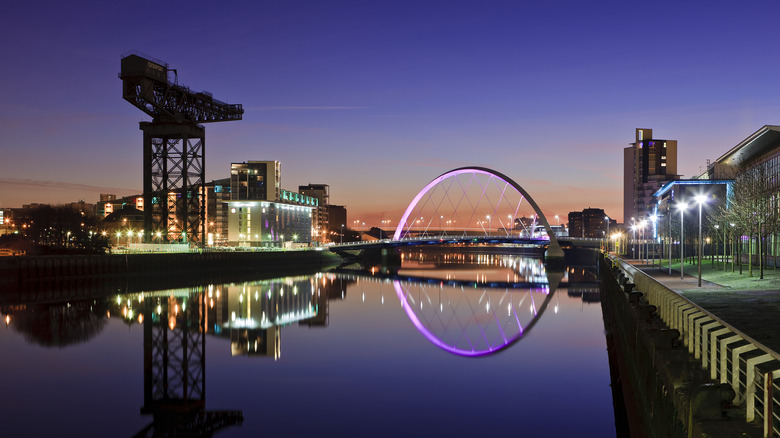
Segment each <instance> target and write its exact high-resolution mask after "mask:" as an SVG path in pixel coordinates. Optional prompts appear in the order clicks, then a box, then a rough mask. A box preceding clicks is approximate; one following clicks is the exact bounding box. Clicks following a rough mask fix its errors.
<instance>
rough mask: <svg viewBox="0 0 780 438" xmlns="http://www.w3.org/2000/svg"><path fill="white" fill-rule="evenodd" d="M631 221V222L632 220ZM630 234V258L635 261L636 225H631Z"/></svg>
mask: <svg viewBox="0 0 780 438" xmlns="http://www.w3.org/2000/svg"><path fill="white" fill-rule="evenodd" d="M631 219H632V220H633V219H634V218H631ZM631 232H632V233H633V237H632V238H631V258H632V259H636V256H635V253H636V224H634V225H631Z"/></svg>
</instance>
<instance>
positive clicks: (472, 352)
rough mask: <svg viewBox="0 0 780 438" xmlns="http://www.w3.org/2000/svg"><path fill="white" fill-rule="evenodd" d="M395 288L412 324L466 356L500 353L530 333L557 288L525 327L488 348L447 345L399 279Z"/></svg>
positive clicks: (449, 349) (444, 347)
mask: <svg viewBox="0 0 780 438" xmlns="http://www.w3.org/2000/svg"><path fill="white" fill-rule="evenodd" d="M393 288H395V293H396V295H398V299H399V300H401V307H403V309H404V311H406V315H407V316H409V320H411V321H412V324H414V327H415V328H416V329H417V331H419V332H420V333H422V334H423V336H425V338H426V339H428V341H430V342H431V343H432V344H433V345H435V346H437V347H439V348H441V349H442V350H444V351H446V352H448V353H452V354H455V355H458V356H464V357H482V356H488V355H491V354H495V353H498V352H499V351H502V350H504V349H506V348H509V347H511V346H512V345H514V344H515V343H517V342H518V341H519V340H520V339H522V338H523V335H524V334H526V333H528V332H529V331H530V330H531V328H533V326H534V325H535V324H536V322H537V321H538V320H539V318H540V317H541V316H542V313H544V311H545V309H546V308H547V304H548V303H549V302H550V298H552V296H553V295H554V294H555V290H554V289H552V290H548V293H547V298H545V299H544V302H543V303H542V306H541V307H540V309H539V311H538V312H537V313H536V315H534V317H533V319H532V320H531V322H530V323H529V324H528V325H527V326H526V327H525V328H523V327H520V331H519V332H518V333H517V334H516V335H514V336H512V337H510V338H504V343H503V344H501V345H497V346H495V347H490V348H488V349H487V350H464V349H462V348H458V347H455V346H452V345H447V344H445V343H444V341H442V340H441V339H439V338H438V337H437V336H436V335H435V334H433V333H432V332H431V331H430V330H428V328H427V327H425V325H423V323H422V322H420V319H419V318H418V317H417V315H416V314H415V313H414V311H413V310H412V306H410V305H409V302H408V301H407V300H406V293H404V289H403V287H402V286H401V282H400V281H398V280H395V281H393Z"/></svg>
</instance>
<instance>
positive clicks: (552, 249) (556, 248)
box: [393, 167, 563, 259]
mask: <svg viewBox="0 0 780 438" xmlns="http://www.w3.org/2000/svg"><path fill="white" fill-rule="evenodd" d="M463 174H472V175H478V174H479V175H487V176H488V177H490V178H491V179H492V178H496V179H498V180H499V181H501V182H502V183H504V185H505V186H504V190H505V189H506V187H512V188H513V189H514V190H516V191H517V192H518V193H519V194H520V195H521V196H522V198H523V199H525V200H527V201H528V204H529V205H530V206H531V208H533V210H534V212H535V213H536V215H537V217H538V218H539V221H540V222H541V224H542V225H543V226H544V228H545V230H546V231H547V235H548V236H549V237H550V243H549V246H548V248H547V257H548V258H558V259H562V258H563V250H562V249H561V246H560V245H559V244H558V239H557V238H556V236H555V233H554V232H553V230H552V228H551V227H550V223H549V222H548V221H547V218H546V217H545V215H544V213H542V210H541V209H540V208H539V206H538V205H537V204H536V202H535V201H534V200H533V198H531V195H529V194H528V192H526V191H525V189H523V188H522V187H521V186H520V184H518V183H516V182H515V181H514V180H512V178H509V177H507V176H506V175H504V174H502V173H501V172H497V171H495V170H492V169H488V168H486V167H461V168H458V169H453V170H450V171H449V172H446V173H443V174H442V175H439V176H438V177H436V178H434V179H433V181H431V182H430V183H428V185H426V186H425V187H423V189H422V190H421V191H420V193H418V194H417V196H415V197H414V199H413V200H412V202H411V203H410V204H409V207H407V208H406V211H405V212H404V215H403V217H401V220H400V221H399V222H398V226H397V227H396V229H395V234H394V235H393V240H401V238H402V235H403V232H404V229H405V228H406V227H407V226H409V225H411V224H409V223H408V221H409V215H411V214H412V212H413V211H414V209H415V207H417V204H418V203H419V202H420V200H422V199H423V197H424V196H425V195H426V194H427V193H428V192H429V191H430V190H431V189H433V188H434V187H436V186H437V185H438V184H439V183H441V182H442V181H444V180H446V179H448V178H452V177H457V176H458V175H463ZM502 196H503V193H502Z"/></svg>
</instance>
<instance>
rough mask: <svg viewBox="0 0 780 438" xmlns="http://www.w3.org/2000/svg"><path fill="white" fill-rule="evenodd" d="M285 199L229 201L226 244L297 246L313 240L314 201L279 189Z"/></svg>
mask: <svg viewBox="0 0 780 438" xmlns="http://www.w3.org/2000/svg"><path fill="white" fill-rule="evenodd" d="M285 196H286V197H287V199H288V200H289V201H288V202H271V201H250V200H245V201H244V200H242V201H229V202H228V245H230V246H238V247H285V248H290V247H300V246H309V245H310V244H311V242H312V238H311V236H312V212H313V211H316V208H317V200H316V199H314V198H311V197H308V196H304V195H300V194H298V193H292V192H286V191H282V198H283V199H284V198H285Z"/></svg>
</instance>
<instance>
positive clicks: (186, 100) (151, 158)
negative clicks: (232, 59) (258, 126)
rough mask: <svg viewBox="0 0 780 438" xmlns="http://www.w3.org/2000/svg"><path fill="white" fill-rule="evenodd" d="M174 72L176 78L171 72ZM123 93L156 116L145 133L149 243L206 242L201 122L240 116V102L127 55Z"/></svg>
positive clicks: (146, 125)
mask: <svg viewBox="0 0 780 438" xmlns="http://www.w3.org/2000/svg"><path fill="white" fill-rule="evenodd" d="M170 73H173V76H174V81H173V82H171V80H170V77H169V74H170ZM119 78H120V79H122V97H123V98H124V99H125V100H127V101H128V102H130V103H131V104H133V105H134V106H136V107H137V108H138V109H140V110H141V111H143V112H145V113H146V114H148V115H150V116H151V117H152V121H151V122H141V123H140V128H141V131H143V133H144V151H143V178H144V241H145V242H147V243H149V242H152V241H153V239H156V238H157V236H159V239H160V240H162V241H178V242H182V243H186V242H189V241H194V242H200V243H201V244H202V243H203V242H205V232H206V226H205V218H206V216H205V215H206V205H205V203H206V196H205V187H204V183H205V181H206V174H205V170H206V165H205V159H206V130H205V128H204V127H203V126H202V125H199V123H211V122H226V121H230V120H241V117H242V116H243V114H244V110H243V108H242V107H241V105H240V104H228V103H224V102H220V101H218V100H216V99H214V98H213V96H212V95H211V94H210V93H207V92H193V91H191V90H190V89H189V88H187V87H184V86H182V85H179V84H178V74H177V71H176V70H175V69H170V68H169V67H168V64H167V63H164V62H162V61H159V60H156V59H154V58H151V57H149V56H146V55H142V54H140V53H134V52H133V53H129V54H126V55H125V56H123V57H122V71H121V73H120V74H119Z"/></svg>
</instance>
